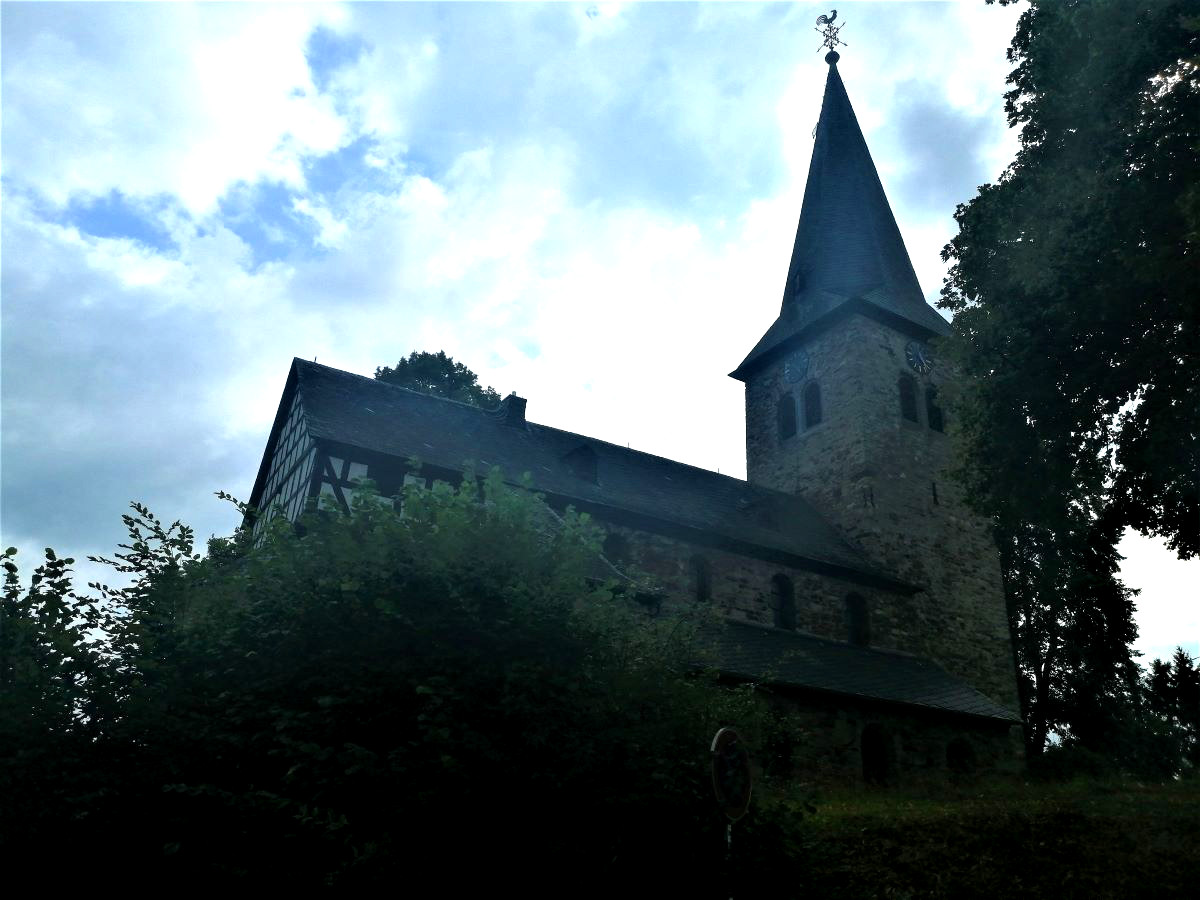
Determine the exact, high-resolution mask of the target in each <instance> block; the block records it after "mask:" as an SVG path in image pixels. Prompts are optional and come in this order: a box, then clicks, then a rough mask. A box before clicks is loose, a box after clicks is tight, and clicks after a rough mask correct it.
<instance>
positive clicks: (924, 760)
mask: <svg viewBox="0 0 1200 900" xmlns="http://www.w3.org/2000/svg"><path fill="white" fill-rule="evenodd" d="M773 705H775V706H776V707H777V708H778V709H780V710H781V711H784V712H786V713H788V714H789V715H790V716H791V717H793V722H794V724H795V726H796V727H797V729H798V732H799V733H798V734H797V735H796V737H795V738H794V740H793V741H792V742H791V746H789V747H786V748H773V749H775V751H776V754H778V753H779V751H780V750H781V749H782V750H783V752H784V754H785V755H786V759H779V758H776V759H768V760H764V763H765V764H767V765H769V766H773V767H776V769H777V771H778V770H782V771H784V772H785V773H786V774H789V775H791V776H793V777H794V778H796V779H797V780H799V781H801V782H811V783H816V784H836V783H842V784H857V783H860V782H861V781H862V779H863V774H864V773H863V758H862V746H863V731H864V729H865V728H867V727H868V726H875V727H877V728H882V730H883V735H884V740H885V742H886V745H887V750H888V754H887V755H888V757H889V760H888V763H889V765H888V768H889V777H888V780H889V782H891V783H893V784H913V783H919V782H921V781H930V782H935V783H943V782H944V781H945V779H946V777H947V775H954V774H961V775H969V774H972V773H973V772H977V773H988V774H992V773H1007V772H1014V771H1016V770H1018V768H1019V765H1020V763H1019V759H1020V752H1019V747H1017V746H1015V745H1014V738H1013V735H1012V734H1011V733H1009V731H1007V730H1005V729H1002V728H996V727H992V726H986V725H980V726H977V727H973V726H972V725H971V724H969V723H965V722H963V721H961V720H959V721H954V722H951V721H948V720H945V719H938V718H932V717H928V716H922V715H906V714H904V713H902V712H884V711H882V710H879V709H869V708H866V707H861V706H858V705H856V704H854V703H852V702H846V703H822V702H818V701H813V700H807V699H799V698H795V697H790V696H776V697H775V698H774V703H773ZM952 743H958V744H959V745H960V746H961V745H965V746H966V747H967V748H968V749H967V750H966V754H965V755H966V756H967V758H968V759H969V762H968V763H967V764H966V765H962V766H961V767H959V771H958V772H955V768H956V767H955V766H954V763H953V761H952V759H948V755H949V754H948V751H950V748H951V745H952ZM1018 743H1019V741H1018ZM950 752H953V751H950ZM963 761H964V762H965V761H966V760H963Z"/></svg>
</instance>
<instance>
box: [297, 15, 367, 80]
mask: <svg viewBox="0 0 1200 900" xmlns="http://www.w3.org/2000/svg"><path fill="white" fill-rule="evenodd" d="M367 46H368V45H367V42H366V41H364V40H363V39H362V38H360V37H359V36H358V35H350V36H348V37H347V36H342V35H340V34H337V33H336V32H335V31H333V30H332V29H329V28H324V27H322V28H317V29H316V30H315V31H313V33H312V34H311V35H310V36H309V38H308V44H307V45H306V46H305V48H304V57H305V59H307V60H308V68H309V69H310V70H311V71H312V79H313V84H315V85H316V86H317V90H319V91H325V90H327V89H328V88H329V82H330V81H331V80H332V78H333V75H334V73H335V72H336V71H337V70H338V69H341V68H344V67H345V66H349V65H352V64H353V63H354V61H355V60H357V59H358V57H359V56H361V55H362V53H363V51H364V50H366V49H367Z"/></svg>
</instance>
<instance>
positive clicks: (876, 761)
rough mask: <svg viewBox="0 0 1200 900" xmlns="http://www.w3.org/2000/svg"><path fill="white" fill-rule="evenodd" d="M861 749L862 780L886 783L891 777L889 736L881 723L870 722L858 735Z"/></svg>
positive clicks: (869, 782)
mask: <svg viewBox="0 0 1200 900" xmlns="http://www.w3.org/2000/svg"><path fill="white" fill-rule="evenodd" d="M859 748H860V750H861V751H862V772H863V781H865V782H866V783H867V784H887V783H888V782H889V781H890V780H891V777H892V747H891V738H890V736H889V735H888V733H887V730H886V729H885V728H884V727H883V726H882V725H876V724H875V723H871V724H870V725H868V726H867V727H866V728H864V729H863V730H862V735H861V736H860V737H859Z"/></svg>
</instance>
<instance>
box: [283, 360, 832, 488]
mask: <svg viewBox="0 0 1200 900" xmlns="http://www.w3.org/2000/svg"><path fill="white" fill-rule="evenodd" d="M293 359H294V362H296V363H302V364H303V365H304V366H306V367H309V368H319V369H325V370H326V371H329V372H334V373H336V374H338V375H348V376H350V377H352V378H358V379H361V380H362V381H364V382H366V383H368V384H373V385H383V386H385V387H387V388H389V389H391V390H396V391H402V392H404V393H405V394H411V395H412V396H414V397H422V398H426V399H429V400H434V401H436V402H439V403H449V404H452V405H454V406H459V407H462V408H463V409H466V410H470V411H472V412H475V413H479V414H481V415H487V414H488V413H494V412H495V411H496V409H495V408H490V409H489V408H486V407H482V406H476V405H474V404H473V403H464V402H463V401H461V400H452V399H450V398H449V397H439V396H438V395H437V394H426V393H425V392H423V391H417V390H414V389H412V388H406V387H402V386H401V385H398V384H391V383H389V382H386V381H380V380H379V379H378V378H372V377H370V376H368V375H359V374H358V373H357V372H347V371H346V370H345V369H338V368H336V367H334V366H327V365H325V364H324V363H318V362H313V361H312V360H307V359H301V358H300V357H298V356H297V357H294V358H293ZM527 424H528V425H530V426H531V427H533V428H542V429H545V430H546V431H552V432H555V433H557V434H561V435H565V436H567V437H572V438H580V439H582V440H585V441H589V442H592V443H596V444H603V445H605V446H607V447H611V448H612V449H613V450H616V451H618V452H620V453H625V454H629V455H632V456H641V457H645V458H649V459H655V460H659V461H661V462H664V463H668V464H670V465H672V466H677V467H679V468H683V469H690V470H691V471H693V472H703V473H704V474H705V475H709V476H711V477H713V478H721V479H724V480H726V481H728V482H732V483H734V484H737V485H738V486H740V487H743V488H749V489H750V490H753V491H755V492H757V493H759V494H766V495H772V496H778V497H784V498H787V499H788V500H789V501H790V502H797V501H798V502H800V503H803V504H805V505H808V506H812V504H811V503H809V502H808V501H807V500H805V499H804V498H803V497H801V496H800V495H799V494H791V493H788V492H787V491H780V490H776V489H775V488H770V487H766V486H765V485H761V484H754V483H753V482H751V481H748V480H747V479H745V478H738V477H736V476H734V475H723V474H721V473H720V472H716V471H713V470H712V469H706V468H704V467H703V466H696V465H692V464H691V463H686V462H681V461H680V460H677V459H671V458H670V457H668V456H660V455H658V454H657V453H650V452H649V451H647V450H634V449H633V448H632V447H622V446H621V445H620V444H618V443H615V442H614V441H609V440H605V439H604V438H598V437H594V436H592V435H588V434H582V433H580V432H577V431H567V430H566V429H565V428H557V427H555V426H554V425H544V424H542V423H540V422H533V421H529V422H527Z"/></svg>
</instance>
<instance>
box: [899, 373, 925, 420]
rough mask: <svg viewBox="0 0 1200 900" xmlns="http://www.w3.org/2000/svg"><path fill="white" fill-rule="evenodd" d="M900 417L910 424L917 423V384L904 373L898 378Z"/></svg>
mask: <svg viewBox="0 0 1200 900" xmlns="http://www.w3.org/2000/svg"><path fill="white" fill-rule="evenodd" d="M899 386H900V415H902V416H904V418H906V419H908V421H910V422H919V421H920V419H919V418H918V417H917V382H916V379H914V378H913V377H912V376H911V375H909V374H908V373H907V372H905V373H904V374H903V375H901V376H900V382H899Z"/></svg>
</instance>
